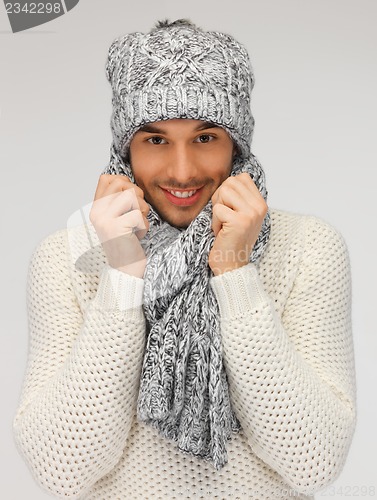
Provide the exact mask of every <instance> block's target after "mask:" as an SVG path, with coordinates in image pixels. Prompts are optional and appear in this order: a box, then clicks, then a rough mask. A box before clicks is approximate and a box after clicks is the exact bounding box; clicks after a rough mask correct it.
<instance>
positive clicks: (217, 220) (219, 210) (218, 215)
mask: <svg viewBox="0 0 377 500" xmlns="http://www.w3.org/2000/svg"><path fill="white" fill-rule="evenodd" d="M233 219H234V210H232V209H231V208H229V207H227V206H225V205H223V204H222V203H216V204H215V205H214V206H213V208H212V230H213V232H214V233H215V236H217V234H218V233H219V231H220V230H221V229H222V228H223V226H224V224H228V223H231V221H232V220H233Z"/></svg>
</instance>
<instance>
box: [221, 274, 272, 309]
mask: <svg viewBox="0 0 377 500" xmlns="http://www.w3.org/2000/svg"><path fill="white" fill-rule="evenodd" d="M211 286H212V289H213V291H214V293H215V295H216V298H217V302H218V304H219V308H220V315H221V317H222V318H229V317H234V316H238V315H240V314H243V313H244V312H245V311H250V310H251V309H255V308H257V307H258V306H259V305H260V304H261V303H262V302H266V300H267V296H266V292H265V290H264V289H263V286H262V283H261V282H260V279H259V276H258V271H257V268H256V267H255V264H247V265H246V266H243V267H240V268H238V269H235V270H234V271H228V272H226V273H223V274H220V275H219V276H214V277H213V278H211Z"/></svg>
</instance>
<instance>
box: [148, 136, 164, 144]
mask: <svg viewBox="0 0 377 500" xmlns="http://www.w3.org/2000/svg"><path fill="white" fill-rule="evenodd" d="M164 140H165V139H163V138H162V137H159V136H158V135H154V136H153V137H150V138H149V139H147V141H148V142H151V143H152V144H156V145H158V144H163V142H162V141H164Z"/></svg>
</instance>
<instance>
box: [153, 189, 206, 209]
mask: <svg viewBox="0 0 377 500" xmlns="http://www.w3.org/2000/svg"><path fill="white" fill-rule="evenodd" d="M161 189H162V191H163V193H164V195H165V197H166V198H167V199H168V200H169V201H170V202H171V203H173V204H174V205H178V206H181V207H189V206H191V205H194V204H195V203H196V202H197V201H198V199H199V198H200V195H201V194H202V189H203V187H201V188H199V189H166V188H161Z"/></svg>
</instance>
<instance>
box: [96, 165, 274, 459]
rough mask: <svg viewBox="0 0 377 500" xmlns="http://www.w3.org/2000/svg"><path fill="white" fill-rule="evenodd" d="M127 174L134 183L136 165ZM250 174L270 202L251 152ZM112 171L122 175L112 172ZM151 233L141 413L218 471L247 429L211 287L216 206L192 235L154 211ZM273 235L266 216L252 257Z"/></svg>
mask: <svg viewBox="0 0 377 500" xmlns="http://www.w3.org/2000/svg"><path fill="white" fill-rule="evenodd" d="M123 170H124V173H125V174H126V175H127V176H128V178H129V179H131V180H132V181H134V178H133V174H132V170H131V167H130V166H129V165H128V164H123ZM242 172H247V173H249V174H250V176H251V178H252V179H253V181H254V183H255V185H256V186H257V187H258V189H259V191H260V193H261V194H262V196H263V197H264V199H267V190H266V187H265V175H264V171H263V169H262V167H261V165H260V164H259V162H258V161H257V159H256V158H255V157H254V156H253V155H251V157H250V160H249V161H245V160H242V159H240V158H236V159H235V160H234V162H233V168H232V172H231V175H237V174H240V173H242ZM104 173H115V172H114V171H113V169H112V168H107V169H105V171H104ZM148 220H149V223H150V225H149V230H148V233H147V234H146V236H145V238H143V240H142V241H141V243H142V245H143V247H144V250H145V254H146V255H147V257H148V262H147V266H146V271H145V273H144V283H145V287H144V313H145V317H146V320H147V324H148V336H147V342H146V350H145V356H144V361H143V368H142V374H141V381H140V391H139V398H138V416H139V418H140V419H141V420H143V421H144V422H147V423H149V424H150V425H153V426H154V427H155V428H157V429H159V431H160V432H161V434H162V435H163V436H165V437H167V438H170V439H174V441H175V442H176V443H177V446H178V447H179V449H180V450H182V451H183V452H190V453H192V454H194V455H195V456H198V457H202V458H206V459H207V458H208V459H211V460H212V461H213V464H214V467H216V468H217V469H219V468H221V467H223V466H224V464H225V463H226V462H227V451H226V441H227V440H228V439H229V437H230V435H231V433H232V432H237V431H239V429H240V424H239V422H238V420H237V418H236V416H235V414H234V411H233V409H232V405H231V402H230V398H229V389H228V384H227V379H226V374H225V369H224V364H223V356H222V349H221V334H220V325H219V308H218V304H217V300H216V297H215V295H214V292H213V290H212V288H211V286H210V283H209V282H210V278H211V277H212V276H213V273H212V271H211V269H210V268H209V266H208V254H209V252H210V249H211V248H212V245H213V241H214V238H215V237H214V234H213V231H212V227H211V223H212V204H211V202H208V203H207V205H206V206H205V207H204V209H203V210H202V211H201V212H200V214H199V215H198V216H197V217H196V218H195V219H194V220H193V221H192V222H191V224H190V225H189V227H188V228H187V229H185V230H184V231H182V230H179V229H177V228H175V227H173V226H171V225H169V224H168V223H167V222H165V221H163V220H161V218H160V217H159V215H158V214H157V212H156V211H155V210H154V209H153V207H152V206H150V211H149V213H148ZM269 235H270V214H269V213H267V215H266V217H265V218H264V221H263V224H262V228H261V231H260V234H259V236H258V239H257V241H256V243H255V245H254V248H253V251H252V252H251V255H250V261H251V262H256V261H257V259H258V258H259V257H260V256H261V255H262V254H263V251H264V250H265V247H266V245H267V242H268V239H269Z"/></svg>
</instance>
